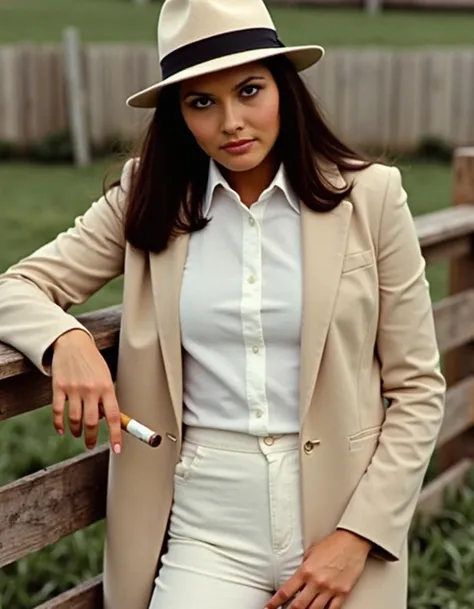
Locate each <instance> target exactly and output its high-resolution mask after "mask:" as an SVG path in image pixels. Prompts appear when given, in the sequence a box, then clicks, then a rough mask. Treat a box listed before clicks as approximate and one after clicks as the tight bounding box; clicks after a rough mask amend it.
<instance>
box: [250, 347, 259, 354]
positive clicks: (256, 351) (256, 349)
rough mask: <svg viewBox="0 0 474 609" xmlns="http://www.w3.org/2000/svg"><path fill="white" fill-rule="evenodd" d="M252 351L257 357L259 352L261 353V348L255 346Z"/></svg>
mask: <svg viewBox="0 0 474 609" xmlns="http://www.w3.org/2000/svg"><path fill="white" fill-rule="evenodd" d="M252 351H253V352H254V353H255V355H256V354H257V353H259V352H260V348H259V347H258V346H257V345H254V346H253V347H252Z"/></svg>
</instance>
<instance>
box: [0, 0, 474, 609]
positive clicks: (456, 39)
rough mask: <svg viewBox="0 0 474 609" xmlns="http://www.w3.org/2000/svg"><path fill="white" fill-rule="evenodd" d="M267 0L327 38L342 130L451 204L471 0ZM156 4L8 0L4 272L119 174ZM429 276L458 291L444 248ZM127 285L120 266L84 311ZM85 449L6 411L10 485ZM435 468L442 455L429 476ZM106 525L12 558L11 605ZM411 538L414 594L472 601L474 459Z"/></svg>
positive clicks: (116, 299)
mask: <svg viewBox="0 0 474 609" xmlns="http://www.w3.org/2000/svg"><path fill="white" fill-rule="evenodd" d="M227 1H231V0H227ZM268 6H269V8H270V10H271V13H272V15H273V17H274V20H275V22H276V25H277V28H278V30H279V33H280V38H281V39H282V40H283V41H284V42H285V43H286V44H288V45H291V44H306V43H315V44H320V45H322V46H324V47H326V51H327V55H326V57H325V59H324V60H323V61H322V62H321V63H319V64H318V65H317V66H315V67H314V68H312V69H311V70H309V71H308V72H307V73H306V74H305V75H304V78H305V80H306V82H307V83H308V85H309V86H310V88H311V90H312V91H313V92H314V94H315V96H316V98H317V99H318V100H319V102H320V103H321V104H322V107H323V109H324V110H325V113H326V115H327V117H328V118H329V120H330V122H331V124H332V125H333V127H334V129H335V130H336V132H338V133H339V134H340V135H341V136H342V137H344V138H345V139H346V140H347V141H348V142H349V143H351V144H353V145H355V146H357V147H359V148H360V149H363V150H364V151H367V152H369V153H370V154H373V155H376V156H377V157H378V156H380V155H383V157H384V158H385V159H386V160H387V161H390V162H395V163H396V164H397V165H398V166H399V167H400V169H401V170H402V174H403V179H404V185H405V188H406V190H407V192H408V194H409V204H410V207H411V210H412V213H413V214H414V215H415V216H420V215H422V214H427V213H431V212H435V211H438V210H442V209H444V208H447V207H449V206H451V205H452V199H453V195H452V191H453V177H454V176H453V151H454V150H455V149H458V148H459V147H469V146H474V0H365V1H364V0H303V1H302V2H301V3H299V2H297V1H295V0H274V1H273V2H268ZM159 8H160V2H152V1H148V2H147V1H146V0H145V1H144V0H141V1H137V0H136V1H133V0H0V272H3V271H4V270H5V269H6V268H8V267H9V266H10V265H11V264H13V263H14V262H16V261H17V260H19V259H20V258H22V257H24V256H26V255H27V254H29V253H30V252H32V251H33V250H34V249H36V248H37V247H39V246H40V245H42V244H44V243H45V242H47V241H49V240H50V239H52V238H54V237H55V236H56V235H57V234H58V233H59V232H60V231H62V230H65V229H67V228H68V227H69V226H70V225H71V224H72V223H73V221H74V218H75V217H76V216H77V215H79V214H81V213H82V212H84V211H85V210H86V209H87V208H88V207H89V206H90V204H91V203H92V201H93V200H95V199H96V198H98V197H99V196H100V195H101V194H102V188H103V180H104V178H105V177H106V176H109V177H110V178H113V177H115V176H118V175H119V172H120V164H121V163H122V162H123V161H124V160H125V159H126V158H127V155H128V154H129V153H130V149H131V147H132V146H133V143H134V141H135V140H136V138H137V136H138V135H140V133H141V132H142V130H143V129H144V127H145V125H146V121H147V118H148V116H149V115H148V114H147V112H146V111H137V110H132V109H130V108H128V107H127V106H126V105H125V99H126V98H127V97H128V95H130V94H131V93H133V92H135V91H137V90H139V89H141V88H144V87H146V86H148V85H150V84H152V83H153V82H155V81H156V80H157V78H158V74H159V73H158V63H157V51H156V23H157V18H158V12H159ZM473 202H474V201H473ZM472 270H473V275H474V267H473V268H472ZM428 278H429V281H430V289H431V293H432V297H433V299H434V301H439V300H440V299H441V298H443V297H444V296H446V295H447V294H448V290H449V285H448V283H449V282H448V264H447V263H437V264H433V265H430V268H429V271H428ZM120 300H121V281H120V280H116V281H114V282H112V283H111V284H109V285H108V286H106V288H104V289H103V290H101V291H100V292H99V293H98V294H96V295H95V296H94V297H93V298H92V299H91V300H90V301H89V302H88V303H87V305H86V306H84V307H82V308H78V309H77V310H73V313H83V312H85V311H92V310H97V309H100V308H102V307H106V306H109V305H114V304H118V303H120ZM473 316H474V311H473ZM471 401H472V398H471ZM471 416H472V415H471ZM0 418H1V417H0ZM473 418H474V417H473ZM473 422H474V421H473ZM102 431H103V435H102V440H104V439H105V438H106V434H105V430H102ZM82 450H83V442H82V440H81V441H78V440H75V439H74V438H72V437H71V436H70V435H68V436H67V437H66V438H63V439H61V438H58V437H56V435H55V433H54V431H53V428H52V425H51V416H50V409H49V408H44V409H40V410H39V411H36V412H34V413H30V414H27V415H22V416H20V417H16V418H14V419H12V420H9V421H5V422H0V485H6V484H8V483H11V482H12V481H14V480H16V479H18V478H20V477H22V476H25V475H27V474H31V473H33V472H37V471H39V470H41V469H42V468H44V467H46V466H49V465H51V464H53V463H56V462H58V461H61V460H63V459H66V458H69V457H71V456H74V455H77V454H79V453H80V452H82ZM435 474H436V464H435V463H434V464H433V465H432V467H431V468H430V473H429V475H428V478H427V482H429V481H430V480H432V479H434V476H435ZM1 513H2V512H1V506H0V527H2V526H3V525H4V523H2V522H1ZM102 540H103V523H99V524H96V525H94V526H92V527H89V528H88V529H85V530H82V531H79V532H78V533H76V534H74V535H73V536H71V537H69V538H66V539H63V540H62V541H60V542H58V543H56V544H54V545H52V546H50V547H49V548H47V549H46V550H43V551H40V552H36V553H34V554H30V555H29V556H27V557H26V558H23V559H21V560H19V561H17V562H15V563H13V564H11V565H8V566H6V567H4V568H3V569H1V570H0V609H29V608H33V607H36V606H37V605H39V604H40V603H42V602H45V601H46V600H47V599H49V598H51V597H53V596H55V595H57V594H58V593H59V592H61V591H64V590H66V589H68V588H70V587H72V586H74V585H76V584H77V583H79V582H81V581H84V580H86V579H88V578H90V577H93V576H95V575H96V574H98V573H100V571H101V557H102ZM410 544H411V553H412V562H411V572H410V605H409V607H410V609H473V608H474V577H473V574H474V475H472V472H471V474H470V475H468V476H467V477H466V479H465V483H464V484H463V486H462V487H461V488H460V489H459V490H458V491H457V492H456V493H452V494H451V495H449V496H447V497H446V499H445V503H444V504H443V506H442V509H440V510H439V513H438V515H437V516H436V518H435V519H434V520H431V521H430V523H429V525H428V524H426V523H424V522H422V521H421V520H420V521H419V522H418V521H416V522H415V524H414V527H413V531H412V534H411V537H410Z"/></svg>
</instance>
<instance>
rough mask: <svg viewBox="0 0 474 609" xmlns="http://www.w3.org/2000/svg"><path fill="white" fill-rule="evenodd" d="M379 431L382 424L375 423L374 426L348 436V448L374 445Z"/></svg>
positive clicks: (355, 448) (359, 448) (354, 448)
mask: <svg viewBox="0 0 474 609" xmlns="http://www.w3.org/2000/svg"><path fill="white" fill-rule="evenodd" d="M381 432H382V426H381V425H376V426H375V427H367V429H363V430H362V431H358V432H357V433H355V434H353V435H352V436H349V450H351V451H353V450H361V449H362V448H366V447H368V446H373V445H375V444H376V443H377V441H378V439H379V437H380V434H381Z"/></svg>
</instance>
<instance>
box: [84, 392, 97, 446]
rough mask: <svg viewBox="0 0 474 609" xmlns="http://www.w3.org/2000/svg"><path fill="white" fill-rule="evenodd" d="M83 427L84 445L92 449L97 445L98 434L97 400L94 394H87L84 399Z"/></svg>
mask: <svg viewBox="0 0 474 609" xmlns="http://www.w3.org/2000/svg"><path fill="white" fill-rule="evenodd" d="M83 425H84V441H85V444H86V446H87V448H89V449H92V448H94V447H95V445H96V444H97V436H98V433H99V400H98V397H97V394H96V393H89V395H87V396H86V398H85V399H84V413H83Z"/></svg>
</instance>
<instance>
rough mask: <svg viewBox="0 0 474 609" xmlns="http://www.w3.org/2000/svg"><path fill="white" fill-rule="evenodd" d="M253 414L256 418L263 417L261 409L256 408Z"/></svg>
mask: <svg viewBox="0 0 474 609" xmlns="http://www.w3.org/2000/svg"><path fill="white" fill-rule="evenodd" d="M255 416H256V417H257V419H261V418H262V417H263V412H262V411H261V410H256V411H255Z"/></svg>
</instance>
